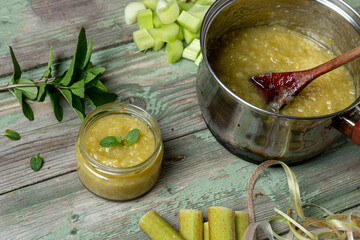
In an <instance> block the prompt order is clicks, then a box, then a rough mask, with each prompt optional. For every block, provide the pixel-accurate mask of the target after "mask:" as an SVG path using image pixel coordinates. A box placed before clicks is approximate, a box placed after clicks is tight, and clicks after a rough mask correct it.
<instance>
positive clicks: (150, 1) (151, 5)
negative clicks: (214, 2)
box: [141, 0, 209, 11]
mask: <svg viewBox="0 0 360 240" xmlns="http://www.w3.org/2000/svg"><path fill="white" fill-rule="evenodd" d="M207 1H209V0H207ZM141 2H142V3H143V4H144V5H145V7H146V8H148V9H151V10H153V11H155V10H156V5H157V3H158V0H141Z"/></svg>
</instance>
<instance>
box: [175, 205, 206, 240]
mask: <svg viewBox="0 0 360 240" xmlns="http://www.w3.org/2000/svg"><path fill="white" fill-rule="evenodd" d="M179 233H180V235H181V236H182V237H183V238H185V239H186V240H203V235H204V223H203V213H202V212H201V211H198V210H194V209H184V210H180V212H179Z"/></svg>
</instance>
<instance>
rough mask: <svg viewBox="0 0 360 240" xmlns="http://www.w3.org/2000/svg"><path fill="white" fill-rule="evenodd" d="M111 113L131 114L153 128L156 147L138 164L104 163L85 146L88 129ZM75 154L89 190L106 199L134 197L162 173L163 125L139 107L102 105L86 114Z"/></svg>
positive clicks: (123, 104)
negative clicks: (109, 164)
mask: <svg viewBox="0 0 360 240" xmlns="http://www.w3.org/2000/svg"><path fill="white" fill-rule="evenodd" d="M110 114H128V115H129V116H131V117H134V118H137V119H139V120H141V121H142V122H143V123H145V124H146V125H147V126H148V127H149V128H150V129H151V131H152V133H153V134H154V138H155V150H154V152H153V153H152V155H151V156H150V157H149V158H148V159H146V160H145V161H143V162H141V163H139V164H138V165H135V166H131V167H124V168H117V167H110V166H107V165H105V164H102V163H100V162H98V161H96V160H95V159H94V158H93V157H91V156H90V154H89V153H88V152H87V151H86V148H85V146H86V141H85V137H86V134H87V131H88V129H89V127H90V126H91V125H92V124H93V123H94V122H96V121H98V120H99V119H100V118H102V117H105V116H108V115H110ZM119 124H121V122H119ZM99 147H101V146H100V144H99ZM75 153H76V163H77V164H76V171H77V174H78V176H79V179H80V180H81V182H82V183H83V184H84V186H85V187H86V188H87V189H89V190H90V191H91V192H93V193H95V194H96V195H98V196H101V197H103V198H106V199H111V200H130V199H133V198H136V197H139V196H141V195H143V194H144V193H146V192H147V191H149V190H150V189H151V188H152V187H153V186H154V185H155V183H156V181H157V179H158V177H159V174H160V169H161V163H162V159H163V155H164V146H163V143H162V140H161V133H160V128H159V125H158V123H157V121H156V119H155V118H154V117H153V116H152V115H151V114H149V113H148V112H146V111H145V110H144V109H142V108H140V107H138V106H135V105H132V104H129V103H119V102H117V103H110V104H105V105H103V106H100V107H98V108H96V109H95V110H93V111H92V112H90V113H89V114H88V115H87V116H86V118H85V120H84V121H83V123H82V125H81V127H80V130H79V134H78V138H77V142H76V145H75Z"/></svg>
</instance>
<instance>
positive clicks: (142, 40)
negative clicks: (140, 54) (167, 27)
mask: <svg viewBox="0 0 360 240" xmlns="http://www.w3.org/2000/svg"><path fill="white" fill-rule="evenodd" d="M133 39H134V42H135V44H136V46H137V48H138V49H139V50H140V51H142V50H146V49H149V48H152V47H154V44H155V41H154V39H153V38H152V37H151V35H150V34H149V33H148V31H147V30H146V29H145V28H144V29H139V30H137V31H135V32H133Z"/></svg>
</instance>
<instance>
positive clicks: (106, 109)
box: [78, 102, 163, 174]
mask: <svg viewBox="0 0 360 240" xmlns="http://www.w3.org/2000/svg"><path fill="white" fill-rule="evenodd" d="M110 114H128V115H131V116H133V117H136V118H138V119H139V120H141V121H142V122H144V123H145V124H146V125H148V126H149V127H150V128H151V130H152V132H153V134H154V137H155V150H154V152H153V153H152V154H151V156H150V157H149V158H147V159H146V160H145V161H143V162H141V163H139V164H137V165H134V166H131V167H124V168H117V167H111V166H108V165H105V164H103V163H100V162H98V161H97V160H95V159H94V158H93V157H92V156H90V154H89V153H88V152H87V151H86V149H85V147H84V144H85V136H86V129H87V128H88V127H90V126H91V125H92V123H93V122H95V121H96V120H98V119H100V118H102V117H104V116H107V115H110ZM139 115H140V116H139ZM78 138H79V149H80V152H81V153H82V154H84V156H85V158H86V159H87V160H88V162H89V163H90V164H91V165H92V166H93V167H94V168H96V170H98V171H101V172H103V173H108V174H122V173H124V174H125V173H126V174H128V173H129V172H136V171H140V170H142V169H144V168H146V167H147V166H148V165H149V164H150V163H152V162H153V161H155V160H156V158H157V155H158V154H159V152H160V150H161V149H162V148H163V144H162V140H161V132H160V127H159V124H158V122H157V121H156V119H155V117H154V116H153V115H151V114H150V113H149V112H147V111H146V110H145V109H143V108H141V107H139V106H137V105H134V104H131V103H126V102H112V103H108V104H104V105H101V106H99V107H97V108H95V109H94V110H92V111H91V112H90V113H89V114H87V116H86V117H85V119H84V121H83V123H82V124H81V126H80V129H79V136H78Z"/></svg>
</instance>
